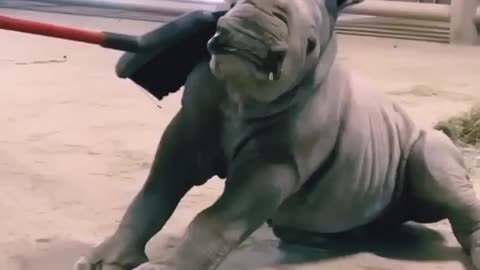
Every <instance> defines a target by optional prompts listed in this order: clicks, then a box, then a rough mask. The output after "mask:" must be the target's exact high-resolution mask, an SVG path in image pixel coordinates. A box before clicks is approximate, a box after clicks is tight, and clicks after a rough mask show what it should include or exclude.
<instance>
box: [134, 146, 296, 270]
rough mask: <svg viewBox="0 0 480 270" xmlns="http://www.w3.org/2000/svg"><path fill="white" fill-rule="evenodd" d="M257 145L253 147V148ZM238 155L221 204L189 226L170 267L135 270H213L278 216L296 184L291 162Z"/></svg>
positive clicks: (230, 170) (206, 210) (231, 169)
mask: <svg viewBox="0 0 480 270" xmlns="http://www.w3.org/2000/svg"><path fill="white" fill-rule="evenodd" d="M255 145H256V144H255ZM275 152H276V151H275V150H272V156H270V155H268V156H265V155H262V154H261V153H258V152H257V151H249V152H248V153H243V154H240V156H238V157H237V158H236V159H235V160H234V161H233V164H231V167H230V168H229V172H228V176H227V181H226V184H225V189H224V192H223V194H222V195H221V196H220V198H219V199H218V200H217V201H216V202H215V203H214V204H213V205H212V206H210V207H209V208H207V209H205V210H204V211H202V212H201V213H199V214H198V215H197V216H196V217H195V218H194V219H193V221H192V222H191V223H190V224H189V226H188V228H187V230H186V233H185V235H184V237H183V239H182V242H181V243H180V245H179V247H178V249H177V252H176V253H175V255H174V256H173V258H171V260H169V261H168V263H167V264H168V265H154V264H148V263H147V264H144V265H142V266H140V267H138V268H137V269H135V270H160V269H169V270H192V269H195V270H207V269H208V270H213V269H216V268H217V267H218V266H219V265H220V263H221V262H222V261H223V260H224V259H225V257H226V256H227V255H228V254H229V253H230V252H231V251H232V250H233V249H234V248H236V247H237V246H238V245H239V244H240V243H241V242H242V241H243V240H245V239H246V238H247V237H248V236H250V235H251V234H252V233H253V232H254V231H255V230H256V229H257V228H259V227H260V226H261V225H262V224H263V223H264V222H265V221H266V220H267V219H268V218H269V217H271V216H272V214H273V213H274V212H275V211H276V209H277V208H278V207H279V205H280V204H281V203H282V202H283V200H284V199H285V198H286V197H287V196H289V195H290V194H291V193H292V192H293V191H294V189H295V187H296V185H297V184H298V181H297V179H298V175H297V171H296V168H295V167H294V165H292V163H291V160H288V159H282V158H280V159H279V157H278V156H275V154H278V153H275Z"/></svg>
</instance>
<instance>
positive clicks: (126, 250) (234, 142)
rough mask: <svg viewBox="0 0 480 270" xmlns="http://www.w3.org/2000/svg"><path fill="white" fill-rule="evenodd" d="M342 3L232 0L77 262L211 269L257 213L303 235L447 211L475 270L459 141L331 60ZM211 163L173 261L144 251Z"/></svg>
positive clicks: (477, 242) (477, 233)
mask: <svg viewBox="0 0 480 270" xmlns="http://www.w3.org/2000/svg"><path fill="white" fill-rule="evenodd" d="M352 3H353V1H341V0H338V1H337V0H239V1H238V2H237V3H236V5H235V6H234V7H233V8H232V9H231V10H230V11H229V12H228V13H227V14H226V16H224V17H223V18H221V20H220V21H219V23H218V34H217V35H216V36H215V37H214V38H212V39H211V41H210V42H209V50H210V52H211V54H212V58H211V60H207V59H206V60H205V61H203V62H202V63H199V64H198V65H197V66H196V67H195V69H194V70H193V72H192V73H191V74H190V75H189V77H188V80H187V82H186V85H185V91H184V94H183V100H182V108H181V109H180V111H179V112H178V113H177V115H176V116H175V118H174V119H173V120H172V122H171V123H170V125H169V126H168V128H167V129H166V130H165V132H164V134H163V137H162V139H161V141H160V145H159V147H158V150H157V153H156V156H155V160H154V163H153V166H152V168H151V171H150V175H149V177H148V179H147V181H146V183H145V185H144V187H143V188H142V190H141V191H140V192H139V193H138V195H137V196H136V198H135V199H134V201H133V202H132V204H131V205H130V206H129V208H128V210H127V212H126V214H125V216H124V218H123V220H122V222H121V224H120V226H119V227H118V230H117V231H116V232H115V233H114V234H113V235H112V236H111V237H110V238H108V239H107V240H105V241H104V242H103V243H102V244H101V245H99V246H98V247H96V248H95V249H94V250H93V251H92V252H91V253H90V254H89V255H88V256H86V257H84V258H81V259H80V260H79V262H78V263H77V264H76V266H75V269H76V270H85V269H102V270H127V269H132V268H135V267H137V268H135V269H137V270H148V269H149V270H158V269H176V270H193V269H195V270H207V269H208V270H211V269H216V268H217V267H218V265H219V264H220V263H221V262H222V261H223V260H224V258H225V257H226V256H227V255H228V254H229V252H231V251H232V250H233V249H235V248H236V247H237V246H238V245H239V244H240V243H241V242H242V241H243V240H245V239H246V238H247V237H249V236H250V235H251V234H252V232H254V231H255V230H256V229H257V228H259V227H260V226H261V225H262V224H264V223H265V222H266V221H268V223H269V224H270V225H271V226H272V228H273V231H274V232H275V234H276V235H277V236H278V237H279V238H281V239H282V240H284V241H289V242H296V243H305V244H306V243H307V242H308V244H311V242H312V241H315V239H316V236H318V235H319V234H325V233H340V232H349V231H355V230H364V231H369V230H370V229H372V228H381V230H383V231H385V230H386V229H388V228H393V226H396V225H399V224H402V223H404V222H406V221H416V222H421V223H430V222H437V221H439V220H441V219H444V218H448V219H449V221H450V222H451V225H452V228H453V231H454V233H455V235H456V237H457V239H458V241H459V242H460V243H461V245H462V246H463V248H464V249H465V250H466V251H470V252H471V254H472V258H473V261H474V264H475V265H476V266H477V268H478V267H479V266H480V230H479V229H480V205H479V202H478V201H477V200H476V198H475V193H474V190H473V188H472V184H471V183H470V181H469V179H468V176H467V173H466V170H465V167H464V164H463V159H462V156H461V154H460V152H459V151H458V150H457V149H456V147H455V146H454V144H453V143H452V142H451V140H450V139H449V138H448V137H446V136H445V135H444V134H443V133H441V132H439V131H435V130H420V129H419V128H417V127H416V126H415V125H414V123H413V122H412V120H411V119H410V117H409V116H408V115H407V114H406V113H405V112H404V111H403V110H402V109H401V108H399V107H398V106H397V105H396V104H394V103H392V102H390V101H389V100H387V99H386V98H385V97H383V96H382V95H381V94H379V93H378V92H375V91H374V90H370V89H369V88H368V86H366V85H360V84H357V83H355V84H353V83H352V82H351V79H350V76H349V74H348V72H346V71H345V70H344V69H343V68H342V67H341V66H340V65H339V64H338V63H337V61H336V44H335V37H334V35H333V34H332V32H333V29H334V23H335V18H336V16H337V15H338V12H339V11H340V10H341V9H342V8H344V7H345V6H347V5H349V4H352ZM215 175H218V176H220V177H222V178H226V184H225V190H224V192H223V194H222V195H221V196H220V198H218V200H217V201H216V202H215V203H214V204H213V205H212V206H211V207H208V208H207V209H205V210H204V211H202V212H201V213H200V214H198V216H196V217H195V218H194V219H193V221H192V222H191V223H190V225H189V226H188V229H187V231H186V233H185V236H184V238H183V240H182V242H181V244H180V245H179V247H178V249H177V252H176V253H175V255H174V256H173V257H172V258H171V260H170V261H169V265H168V266H166V265H165V264H162V265H159V264H154V263H153V262H152V263H149V262H147V257H146V256H145V253H144V248H145V245H146V243H147V241H148V240H149V239H150V238H151V237H152V236H153V235H154V234H156V233H157V232H159V231H160V230H161V228H162V226H163V225H164V224H165V223H166V221H167V220H168V219H169V217H170V216H171V214H172V213H173V211H174V210H175V207H176V206H177V204H178V203H179V201H180V199H181V198H182V197H183V196H184V195H185V194H186V192H187V191H188V190H190V189H191V188H192V187H193V186H195V185H202V184H204V183H205V182H206V181H207V180H208V179H210V178H211V177H213V176H215ZM158 252H162V251H161V250H159V251H158ZM142 263H143V264H142ZM139 265H140V266H139ZM479 269H480V268H479Z"/></svg>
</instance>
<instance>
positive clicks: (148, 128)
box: [0, 10, 480, 270]
mask: <svg viewBox="0 0 480 270" xmlns="http://www.w3.org/2000/svg"><path fill="white" fill-rule="evenodd" d="M0 13H1V14H10V15H17V16H21V17H25V18H36V19H42V20H43V19H45V20H49V21H53V22H59V23H63V24H66V25H73V26H79V27H85V28H91V29H102V30H108V31H121V32H124V33H142V32H144V31H147V30H150V29H152V27H155V26H156V25H155V24H153V23H147V22H138V21H126V20H115V19H100V18H89V17H77V16H70V15H52V14H44V13H34V12H26V11H13V10H0ZM119 56H120V53H119V52H116V51H110V50H105V49H103V48H99V47H96V46H89V45H84V44H76V43H73V42H68V41H62V40H54V39H46V38H42V37H36V36H31V35H24V34H18V33H11V32H4V31H2V32H0V74H1V75H0V76H1V81H0V97H1V98H0V108H2V110H1V112H2V113H1V114H0V126H1V127H2V128H1V136H0V194H1V199H0V234H1V235H0V254H1V255H0V269H6V270H7V269H8V270H61V269H63V270H64V269H70V266H71V264H72V263H73V262H74V261H75V259H76V258H77V257H78V256H80V255H81V254H83V253H84V252H86V251H87V250H89V249H90V248H91V247H92V246H94V245H95V244H97V243H99V242H100V241H101V240H102V239H103V238H105V237H106V236H108V235H109V234H110V233H111V232H112V231H113V230H114V229H115V227H116V225H117V224H118V221H119V219H120V218H121V216H122V214H123V212H124V210H125V208H126V206H127V205H128V203H129V202H130V200H131V199H132V197H133V196H134V194H135V193H136V191H137V190H138V189H139V188H140V186H141V185H142V183H143V181H144V178H145V176H146V174H147V172H148V168H149V166H150V162H151V160H152V157H153V153H154V150H155V148H156V145H157V143H158V140H159V137H160V135H161V134H162V131H163V129H164V127H165V126H166V124H167V123H168V122H169V121H170V119H171V118H172V116H173V115H174V113H175V112H176V110H177V109H178V107H179V98H180V94H176V95H172V96H170V97H168V98H167V99H165V100H163V101H162V102H161V106H162V108H161V109H158V108H157V107H156V106H155V104H153V103H152V101H151V100H150V99H149V98H148V97H147V96H146V95H144V93H142V92H141V91H140V90H139V88H138V87H137V86H135V85H134V84H133V83H131V82H129V81H125V80H121V79H117V78H116V76H115V73H114V65H115V63H116V61H117V59H118V57H119ZM478 56H480V47H477V48H473V47H452V46H448V45H440V44H432V43H419V42H409V41H397V40H388V39H373V38H360V37H348V36H341V37H340V57H341V59H342V61H344V62H346V63H347V64H348V65H350V66H351V68H352V70H353V71H354V73H355V76H359V77H360V76H361V77H362V78H366V79H369V80H372V82H374V83H375V84H377V85H378V86H379V87H380V88H379V89H381V90H382V91H384V92H386V93H388V94H389V96H390V97H391V98H393V99H395V100H398V101H399V102H401V103H402V104H404V105H405V107H406V108H407V109H408V110H409V111H410V112H411V113H412V115H413V116H414V117H415V119H417V120H418V123H419V124H420V125H432V124H433V123H434V122H435V121H436V120H438V119H441V118H444V117H447V116H449V115H453V114H455V113H457V112H460V111H462V110H465V109H466V108H468V106H469V105H470V104H471V103H472V102H474V101H476V100H477V99H478V98H479V96H480V91H478V90H479V89H478V86H479V85H480V77H479V76H478V70H480V61H478ZM473 156H474V158H473V159H471V160H470V159H469V162H470V163H469V164H473V165H475V163H476V156H475V155H473ZM472 173H473V176H474V181H475V183H477V181H478V179H477V177H476V170H474V171H473V172H472ZM222 187H223V184H222V181H220V180H218V179H212V180H211V181H210V182H209V183H208V184H207V185H205V186H202V187H199V188H196V189H195V190H192V191H191V192H190V193H189V194H188V196H187V197H186V198H185V199H184V200H183V201H182V202H181V204H180V206H179V207H178V210H177V211H176V213H175V214H174V216H173V217H172V219H171V220H170V221H169V222H168V223H167V225H166V227H165V229H164V230H163V231H162V232H161V233H160V234H159V235H158V236H157V237H155V239H154V240H153V241H151V243H150V244H149V246H148V252H149V254H150V255H151V256H152V257H155V258H162V257H164V256H165V255H166V254H168V252H169V251H170V250H171V249H172V247H173V246H175V243H176V241H177V239H178V237H179V236H180V235H181V233H182V232H183V230H184V229H185V227H186V225H187V224H188V222H189V221H190V219H191V218H192V217H193V216H194V215H195V214H196V213H197V212H198V211H200V210H201V209H203V208H205V207H207V206H208V205H210V204H211V203H212V202H213V201H214V200H215V198H216V197H217V196H218V195H219V193H220V191H221V189H222ZM358 244H359V245H358V246H353V247H352V246H350V247H349V248H346V247H345V246H342V245H340V246H339V245H334V244H326V246H325V248H322V249H320V248H319V249H307V248H302V247H293V246H287V247H284V246H279V243H278V240H277V239H275V238H274V237H273V236H272V234H271V233H270V232H269V230H268V229H267V228H265V227H263V228H261V229H259V230H258V231H257V232H256V233H255V235H254V236H252V237H251V238H250V239H248V240H247V241H246V242H245V243H244V244H243V245H242V246H241V247H240V248H239V249H238V251H236V252H235V253H234V254H233V256H231V257H230V258H229V259H228V260H227V261H226V262H225V263H224V264H223V266H222V267H221V269H223V270H227V269H228V270H236V269H239V270H240V269H302V270H309V269H312V270H313V269H340V270H341V269H363V270H380V269H384V270H386V269H389V270H390V269H391V270H403V269H431V270H433V269H448V270H457V269H472V268H471V266H470V263H469V260H468V258H467V257H466V256H464V255H463V253H462V252H461V250H460V248H459V246H458V243H457V242H456V241H455V240H454V238H453V236H452V234H451V231H450V228H449V225H448V223H447V222H441V223H438V224H435V225H432V226H429V227H418V226H417V227H411V228H410V227H407V228H406V229H405V230H404V231H403V232H402V233H400V234H399V235H398V236H396V237H393V236H392V238H391V239H388V240H386V241H385V242H384V243H358ZM154 250H157V252H154Z"/></svg>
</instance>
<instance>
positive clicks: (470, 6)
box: [345, 0, 480, 45]
mask: <svg viewBox="0 0 480 270" xmlns="http://www.w3.org/2000/svg"><path fill="white" fill-rule="evenodd" d="M478 5H479V0H452V2H451V5H444V4H431V3H415V2H401V1H385V0H383V1H382V0H367V1H365V2H363V3H361V4H359V5H355V6H351V7H348V8H347V9H345V13H348V14H355V15H369V16H382V17H391V18H400V19H413V20H423V21H437V22H447V23H449V40H450V43H452V44H469V45H471V44H478V43H479V32H478V29H479V27H480V10H479V9H478Z"/></svg>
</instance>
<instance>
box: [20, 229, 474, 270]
mask: <svg viewBox="0 0 480 270" xmlns="http://www.w3.org/2000/svg"><path fill="white" fill-rule="evenodd" d="M178 242H179V238H177V237H172V236H159V237H157V238H155V239H154V240H153V241H152V243H151V244H150V245H149V247H148V248H147V253H148V254H149V255H151V258H152V260H154V261H163V260H164V259H165V258H166V257H167V256H168V254H169V253H170V252H171V251H172V250H174V247H175V246H176V245H177V243H178ZM41 246H42V247H41V248H36V249H34V250H30V251H29V252H26V253H25V254H22V255H17V256H15V257H12V258H11V259H12V260H13V261H15V264H16V267H17V268H16V269H15V270H17V269H18V270H65V269H71V266H72V264H73V262H74V261H75V260H76V259H77V258H78V257H79V256H80V255H82V254H84V253H85V252H87V251H88V250H89V249H90V248H91V247H92V246H91V245H87V244H83V243H78V242H66V241H51V242H49V243H43V244H42V245H41ZM158 248H160V249H161V250H162V254H158V253H157V254H156V256H155V255H153V254H154V252H153V251H154V250H158ZM360 253H362V254H365V253H367V254H368V253H369V254H374V255H377V256H378V257H381V258H389V259H393V260H397V261H398V260H400V261H414V262H425V261H429V262H439V263H440V264H441V263H442V262H446V261H457V262H460V263H461V265H462V267H461V268H462V269H466V270H474V268H473V267H472V266H471V264H470V262H469V261H470V259H469V257H467V256H466V255H464V253H463V252H462V250H461V248H460V247H458V246H453V247H452V246H447V245H446V243H445V239H444V237H443V236H442V235H441V234H440V233H439V232H437V231H435V230H432V229H429V228H427V227H424V226H420V225H406V226H402V227H401V228H399V229H398V230H396V231H395V232H392V233H390V234H388V235H387V236H382V237H381V238H379V239H373V240H372V239H368V241H365V240H359V239H356V240H354V241H351V240H350V239H349V240H347V239H335V240H332V239H324V242H323V243H322V247H321V248H320V247H307V246H300V245H295V244H284V243H281V242H280V241H278V240H277V239H276V238H274V237H273V235H272V233H271V232H270V230H269V228H267V227H262V228H261V229H259V230H258V231H257V232H256V233H255V234H254V235H253V237H251V238H249V239H248V240H247V241H246V242H245V243H243V244H242V245H241V246H240V247H239V248H238V249H237V250H236V251H235V252H234V253H233V254H232V255H231V256H229V258H228V259H227V260H226V261H225V263H224V264H222V266H221V267H220V269H221V270H247V269H248V270H250V269H287V268H288V269H297V267H295V268H292V266H293V265H299V266H298V269H318V267H322V269H331V268H330V267H332V265H333V266H335V265H336V264H337V263H339V262H341V261H342V260H347V261H348V260H350V258H349V257H350V256H355V255H357V254H360ZM305 265H307V266H308V265H310V267H311V266H312V265H313V266H315V267H312V268H309V267H305ZM349 265H350V264H349ZM352 265H353V268H352V267H351V266H350V267H349V269H352V270H353V269H395V268H391V267H388V266H383V265H379V262H370V263H369V265H373V266H365V265H363V266H362V264H361V263H360V264H358V268H357V267H355V265H357V264H352ZM327 266H328V267H327ZM340 268H342V269H343V267H342V266H340ZM340 268H339V269H340ZM397 269H404V268H403V267H400V268H397Z"/></svg>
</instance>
